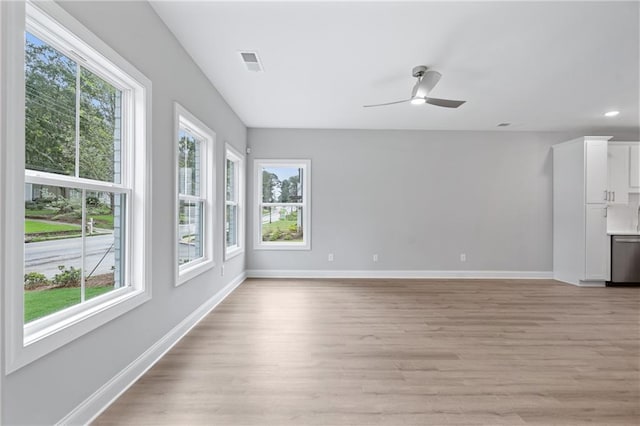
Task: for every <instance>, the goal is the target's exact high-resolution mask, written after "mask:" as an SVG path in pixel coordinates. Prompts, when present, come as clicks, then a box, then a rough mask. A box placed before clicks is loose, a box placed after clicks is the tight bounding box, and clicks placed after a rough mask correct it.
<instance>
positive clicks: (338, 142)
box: [247, 129, 579, 271]
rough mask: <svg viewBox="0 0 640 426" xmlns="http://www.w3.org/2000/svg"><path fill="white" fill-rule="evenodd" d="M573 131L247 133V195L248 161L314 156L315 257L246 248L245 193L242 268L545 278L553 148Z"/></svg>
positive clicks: (549, 258)
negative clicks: (542, 274)
mask: <svg viewBox="0 0 640 426" xmlns="http://www.w3.org/2000/svg"><path fill="white" fill-rule="evenodd" d="M574 136H579V135H570V134H561V133H542V132H539V133H525V132H444V131H366V130H294V129H249V135H248V146H249V147H250V148H251V155H250V156H249V162H248V169H249V170H248V177H249V178H248V187H249V189H248V192H247V193H248V194H253V186H254V179H253V160H254V159H258V158H309V159H311V174H312V191H311V198H312V217H311V222H312V224H311V228H312V241H311V246H312V250H311V251H265V250H253V239H252V238H251V236H252V232H253V227H252V224H253V221H252V220H251V219H252V218H253V216H252V215H253V205H252V203H253V197H250V198H249V200H248V201H249V207H250V208H249V211H248V214H249V216H248V218H249V219H250V220H249V221H248V222H249V224H248V225H249V226H248V236H249V238H248V241H247V244H248V248H249V250H248V254H247V268H248V269H249V270H386V271H390V270H391V271H463V270H469V271H551V270H552V251H551V250H552V196H551V195H552V185H551V184H552V157H551V149H550V146H551V145H552V144H554V143H558V142H562V141H564V140H568V139H570V138H572V137H574ZM328 253H334V255H335V260H334V262H328V261H327V255H328ZM374 253H377V254H379V262H378V263H373V261H372V255H373V254H374ZM461 253H466V255H467V261H466V262H465V263H462V262H460V254H461Z"/></svg>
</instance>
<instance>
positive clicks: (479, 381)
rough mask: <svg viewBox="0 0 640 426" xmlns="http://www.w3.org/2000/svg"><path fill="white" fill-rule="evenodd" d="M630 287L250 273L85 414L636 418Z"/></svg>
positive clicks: (397, 420) (636, 305)
mask: <svg viewBox="0 0 640 426" xmlns="http://www.w3.org/2000/svg"><path fill="white" fill-rule="evenodd" d="M639 315H640V288H578V287H573V286H570V285H565V284H560V283H557V282H554V281H516V280H475V281H466V280H461V281H456V280H247V281H246V282H245V283H244V284H242V285H241V286H240V287H239V288H238V289H237V290H236V291H235V292H234V293H233V294H231V295H230V296H229V297H228V298H227V299H226V300H225V301H224V302H223V303H222V304H221V305H220V306H219V307H218V308H216V309H215V310H214V311H213V312H212V313H211V314H210V315H209V316H208V317H206V318H205V319H204V320H203V321H202V322H201V323H200V324H199V325H198V326H197V327H196V328H194V329H193V330H192V331H191V333H189V335H187V336H186V337H185V338H184V339H183V340H182V341H181V342H179V343H178V344H177V345H176V346H175V347H174V348H173V349H172V350H171V351H170V352H169V353H168V354H167V355H166V356H165V357H164V358H163V359H162V360H161V361H160V362H158V364H157V365H156V366H155V367H153V368H152V369H151V370H150V371H149V372H148V373H147V374H146V375H145V376H144V377H142V378H141V379H140V380H139V381H138V382H137V383H136V384H135V385H134V386H133V387H131V388H130V389H129V390H128V391H127V392H126V393H125V394H124V395H123V396H122V397H121V398H120V399H118V400H117V401H116V402H115V403H114V404H113V405H112V406H111V407H110V408H109V409H108V410H107V411H106V412H105V413H103V414H102V415H101V416H100V417H99V418H98V419H97V421H96V422H95V424H97V425H112V424H171V425H197V424H207V425H393V426H396V425H405V424H411V425H444V424H492V425H495V424H508V425H519V424H544V425H551V424H557V425H571V424H585V423H589V424H607V425H609V424H629V425H631V424H633V425H638V424H640V316H639Z"/></svg>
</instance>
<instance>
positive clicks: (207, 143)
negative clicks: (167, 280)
mask: <svg viewBox="0 0 640 426" xmlns="http://www.w3.org/2000/svg"><path fill="white" fill-rule="evenodd" d="M175 112H176V119H175V120H176V127H177V131H176V158H177V159H178V160H177V193H178V199H177V223H178V228H177V247H176V252H177V263H178V276H177V281H176V283H177V284H182V283H184V282H185V281H187V280H189V279H191V278H192V277H194V276H195V275H197V274H200V273H202V272H204V271H205V270H207V269H209V268H211V267H213V266H214V263H213V238H214V235H213V228H214V227H213V223H214V209H215V207H214V206H215V203H214V188H215V169H214V162H213V152H214V149H215V147H214V143H215V133H214V132H213V131H212V130H211V129H209V128H208V127H207V126H206V125H205V124H203V123H202V122H201V121H200V120H198V119H197V118H196V117H194V116H193V115H192V114H191V113H189V112H188V111H187V110H186V109H184V108H183V107H182V106H180V105H179V104H175Z"/></svg>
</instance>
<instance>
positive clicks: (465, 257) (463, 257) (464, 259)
mask: <svg viewBox="0 0 640 426" xmlns="http://www.w3.org/2000/svg"><path fill="white" fill-rule="evenodd" d="M466 261H467V254H466V253H460V262H466Z"/></svg>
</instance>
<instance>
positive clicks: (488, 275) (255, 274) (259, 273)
mask: <svg viewBox="0 0 640 426" xmlns="http://www.w3.org/2000/svg"><path fill="white" fill-rule="evenodd" d="M247 278H397V279H402V278H441V279H446V278H455V279H528V280H531V279H552V278H553V273H552V272H550V271H355V270H341V271H340V270H337V271H326V270H286V269H282V270H270V269H252V270H248V271H247Z"/></svg>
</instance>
